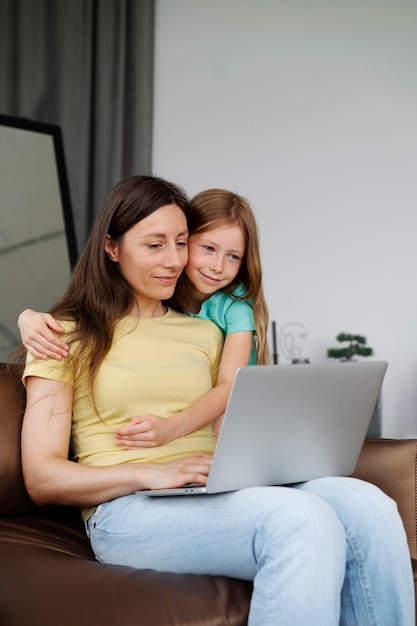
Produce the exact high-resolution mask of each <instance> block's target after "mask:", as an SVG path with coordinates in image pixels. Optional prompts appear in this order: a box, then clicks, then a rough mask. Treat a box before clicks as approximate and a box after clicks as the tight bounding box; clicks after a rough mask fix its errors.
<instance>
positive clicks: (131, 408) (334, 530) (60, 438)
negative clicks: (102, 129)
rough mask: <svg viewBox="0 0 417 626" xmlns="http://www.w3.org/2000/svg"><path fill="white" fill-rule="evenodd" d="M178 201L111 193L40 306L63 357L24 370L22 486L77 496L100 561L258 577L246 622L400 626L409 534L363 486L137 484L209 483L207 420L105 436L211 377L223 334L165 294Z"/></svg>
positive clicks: (182, 400)
mask: <svg viewBox="0 0 417 626" xmlns="http://www.w3.org/2000/svg"><path fill="white" fill-rule="evenodd" d="M187 210H188V203H187V199H186V197H185V195H184V194H183V193H182V192H181V190H179V189H178V188H177V187H175V186H174V185H171V184H170V183H167V182H165V181H163V180H161V179H157V178H152V177H132V178H130V179H127V180H125V181H122V182H121V183H119V185H116V187H115V188H114V189H113V190H111V192H110V194H109V195H108V197H107V199H106V201H105V203H104V205H103V208H102V211H101V212H100V215H99V217H98V219H97V221H96V224H95V226H94V227H93V230H92V233H91V236H90V238H89V240H88V242H87V244H86V247H85V249H84V252H83V253H82V255H81V257H80V260H79V262H78V264H77V266H76V268H75V271H74V273H73V276H72V278H71V280H70V283H69V286H68V288H67V290H66V291H65V292H64V294H63V296H62V297H61V299H60V300H59V302H58V303H57V304H56V305H55V307H53V309H52V311H51V312H52V313H53V315H54V316H55V317H56V318H57V319H58V320H59V321H60V323H62V324H63V325H64V326H65V327H66V330H67V336H66V337H65V341H66V342H67V343H72V346H71V351H70V357H69V359H63V360H61V361H56V360H49V361H44V360H38V361H37V360H36V359H33V358H31V357H29V358H28V363H27V366H26V369H25V372H24V380H25V383H26V387H27V408H26V413H25V418H24V423H23V431H22V455H23V471H24V477H25V482H26V485H27V489H28V491H29V493H30V495H31V496H32V498H33V499H34V500H35V501H36V502H38V503H40V504H42V503H60V504H72V505H78V506H81V507H82V509H83V518H84V520H85V522H86V527H87V532H88V534H89V537H90V542H91V545H92V548H93V550H94V552H95V554H96V557H97V558H98V560H101V561H104V562H109V563H123V564H127V565H131V566H134V567H138V568H154V569H158V570H165V571H172V572H190V573H195V574H199V573H206V574H223V575H226V576H235V577H240V578H245V579H250V580H254V592H253V597H252V602H251V608H250V615H249V624H250V626H272V625H278V624H279V625H280V626H298V625H300V626H305V624H309V625H310V626H336V625H337V624H339V623H340V624H343V625H346V626H347V625H353V624H358V625H359V624H360V625H361V626H363V625H365V624H369V625H370V624H372V625H374V626H375V625H378V626H392V624H401V626H411V625H412V624H413V623H414V590H413V582H412V576H411V566H410V559H409V552H408V548H407V543H406V539H405V533H404V529H403V527H402V523H401V520H400V518H399V516H398V512H397V511H396V507H395V505H394V503H393V502H392V501H391V500H390V499H389V498H387V497H386V496H385V495H384V494H382V493H381V492H380V491H379V490H378V489H377V488H376V487H374V486H373V485H370V484H367V483H364V482H361V481H357V480H353V479H348V478H329V479H319V480H315V481H311V482H309V483H304V484H302V485H299V486H298V488H286V487H266V488H253V489H243V490H241V491H237V492H232V493H226V494H218V495H212V496H195V497H191V498H181V497H177V498H156V499H153V498H147V497H146V496H140V497H139V496H137V495H136V494H135V493H134V492H135V491H137V490H143V489H150V488H158V487H161V488H162V487H175V486H179V485H181V484H184V483H186V482H200V483H203V484H204V483H205V482H206V480H207V475H208V472H209V470H210V463H211V454H212V452H213V450H214V447H215V436H214V435H213V433H212V430H211V428H210V426H209V425H207V426H204V427H202V428H200V429H198V430H196V431H195V432H193V433H191V434H190V435H187V436H185V437H181V438H178V439H176V440H174V441H171V442H169V443H167V444H164V445H161V446H158V447H155V448H139V449H136V450H123V449H122V448H120V447H117V446H116V444H115V442H114V437H113V431H114V429H115V428H117V427H118V425H119V424H121V423H123V420H125V419H126V415H133V414H138V415H140V414H145V413H149V412H150V413H154V414H156V415H162V416H163V417H166V418H167V419H169V417H170V415H172V414H175V412H178V411H181V410H184V409H185V408H186V406H187V405H188V404H190V403H192V402H194V401H195V400H196V398H198V397H200V396H201V395H203V394H204V393H206V392H207V391H208V390H209V389H210V388H211V387H212V386H213V385H214V384H215V381H216V373H217V369H218V364H219V361H220V357H221V348H222V341H223V339H222V335H221V331H220V330H219V329H218V327H217V326H216V325H215V324H213V323H212V322H210V321H208V320H201V319H198V318H190V317H188V316H186V315H183V314H181V313H176V312H175V311H172V310H171V309H168V308H167V307H166V306H165V304H164V301H166V300H168V299H169V298H170V297H171V296H172V294H173V291H174V288H175V284H176V281H177V280H178V277H179V275H180V273H181V271H182V269H183V268H184V266H185V264H186V262H187V247H186V246H187V234H188V232H187V221H186V215H187ZM254 427H255V424H254ZM70 441H71V446H72V449H73V451H74V455H75V460H76V461H78V462H77V463H74V462H72V461H71V460H68V448H69V445H70ZM387 526H389V527H390V542H389V543H388V542H387V541H386V527H387ZM382 537H384V541H382V540H381V541H380V540H379V538H382Z"/></svg>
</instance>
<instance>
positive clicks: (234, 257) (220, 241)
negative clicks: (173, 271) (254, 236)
mask: <svg viewBox="0 0 417 626" xmlns="http://www.w3.org/2000/svg"><path fill="white" fill-rule="evenodd" d="M245 250H246V243H245V238H244V235H243V232H242V230H241V228H240V226H237V225H233V226H230V225H224V226H216V227H215V228H211V229H210V230H206V231H204V232H202V233H195V234H193V235H190V237H189V239H188V263H187V265H186V267H185V273H186V275H187V278H188V279H189V280H190V282H191V283H192V284H193V285H194V287H195V289H196V290H197V292H198V293H199V294H200V295H201V296H204V298H202V299H203V300H204V299H206V298H208V297H209V296H211V295H212V294H213V293H214V292H216V291H218V290H219V289H223V288H224V287H227V285H230V283H231V282H232V281H233V280H234V279H235V278H236V276H237V273H238V272H239V269H240V266H241V265H242V261H243V257H244V255H245Z"/></svg>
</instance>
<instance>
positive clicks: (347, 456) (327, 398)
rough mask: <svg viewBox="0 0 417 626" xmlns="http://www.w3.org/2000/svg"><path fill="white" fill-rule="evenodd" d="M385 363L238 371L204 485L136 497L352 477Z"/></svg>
mask: <svg viewBox="0 0 417 626" xmlns="http://www.w3.org/2000/svg"><path fill="white" fill-rule="evenodd" d="M386 369H387V363H386V362H385V361H360V362H354V363H340V362H337V363H312V364H299V365H262V366H256V365H252V366H247V367H242V368H240V369H239V370H238V371H237V372H236V376H235V380H234V383H233V387H232V391H231V394H230V398H229V402H228V405H227V409H226V412H225V416H224V420H223V425H222V428H221V432H220V435H219V439H218V442H217V446H216V450H215V453H214V457H213V463H212V467H211V470H210V474H209V477H208V480H207V484H206V485H205V486H201V485H200V486H196V485H185V486H183V487H181V488H176V489H158V490H147V491H138V492H137V493H138V494H141V495H146V496H166V495H169V496H172V495H198V494H213V493H220V492H224V491H235V490H237V489H243V488H246V487H255V486H265V485H286V484H291V483H297V482H301V481H306V480H311V479H313V478H319V477H322V476H348V475H349V474H351V473H352V472H353V470H354V469H355V466H356V462H357V460H358V457H359V453H360V451H361V448H362V444H363V441H364V439H365V436H366V432H367V430H368V427H369V423H370V421H371V418H372V414H373V411H374V408H375V405H376V402H377V399H378V394H379V392H380V389H381V386H382V382H383V379H384V376H385V372H386Z"/></svg>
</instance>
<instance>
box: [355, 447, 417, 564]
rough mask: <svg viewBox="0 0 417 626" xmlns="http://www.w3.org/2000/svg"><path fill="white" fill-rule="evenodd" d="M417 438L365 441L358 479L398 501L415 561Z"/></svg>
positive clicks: (416, 546)
mask: <svg viewBox="0 0 417 626" xmlns="http://www.w3.org/2000/svg"><path fill="white" fill-rule="evenodd" d="M416 471H417V439H376V438H375V439H374V438H371V437H367V438H366V439H365V442H364V445H363V448H362V451H361V454H360V456H359V460H358V463H357V465H356V469H355V471H354V473H353V476H354V477H355V478H361V479H362V480H366V481H368V482H370V483H373V484H374V485H376V486H377V487H379V488H380V489H382V491H384V492H385V493H386V494H387V495H388V496H390V497H391V498H392V499H393V500H395V501H396V503H397V506H398V510H399V513H400V515H401V518H402V520H403V524H404V527H405V531H406V533H407V539H408V545H409V548H410V554H411V558H412V559H417V524H416V501H417V500H416Z"/></svg>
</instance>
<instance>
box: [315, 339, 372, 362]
mask: <svg viewBox="0 0 417 626" xmlns="http://www.w3.org/2000/svg"><path fill="white" fill-rule="evenodd" d="M336 339H337V341H339V342H340V343H345V342H347V343H348V345H346V346H344V347H343V348H329V349H328V350H327V356H328V357H331V358H333V359H342V361H350V360H353V359H352V357H353V356H355V355H356V354H358V355H359V356H371V355H372V354H373V353H374V351H373V350H372V348H370V347H369V346H367V345H366V337H363V336H362V335H350V334H348V333H340V334H339V335H337V337H336Z"/></svg>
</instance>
